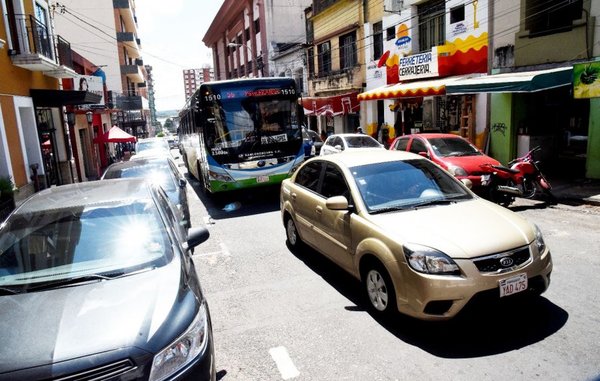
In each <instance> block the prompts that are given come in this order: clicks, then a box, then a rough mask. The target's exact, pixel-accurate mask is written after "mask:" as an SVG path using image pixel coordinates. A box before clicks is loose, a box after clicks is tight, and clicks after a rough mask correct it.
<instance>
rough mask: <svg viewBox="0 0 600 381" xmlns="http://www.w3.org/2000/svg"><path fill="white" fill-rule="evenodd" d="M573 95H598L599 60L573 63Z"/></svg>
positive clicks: (577, 96) (599, 85)
mask: <svg viewBox="0 0 600 381" xmlns="http://www.w3.org/2000/svg"><path fill="white" fill-rule="evenodd" d="M573 97H574V98H578V99H582V98H599V97H600V62H588V63H583V64H576V65H573Z"/></svg>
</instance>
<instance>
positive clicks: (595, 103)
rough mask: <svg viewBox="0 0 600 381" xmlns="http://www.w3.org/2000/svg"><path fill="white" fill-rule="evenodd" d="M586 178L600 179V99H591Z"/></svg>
mask: <svg viewBox="0 0 600 381" xmlns="http://www.w3.org/2000/svg"><path fill="white" fill-rule="evenodd" d="M588 127H589V128H588V148H587V164H586V169H585V177H587V178H590V179H600V98H592V99H590V123H589V126H588Z"/></svg>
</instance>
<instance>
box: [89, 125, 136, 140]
mask: <svg viewBox="0 0 600 381" xmlns="http://www.w3.org/2000/svg"><path fill="white" fill-rule="evenodd" d="M136 140H137V139H136V137H135V136H133V135H130V134H128V133H127V132H125V131H123V130H122V129H120V128H119V127H117V126H112V127H111V129H110V130H108V131H107V132H106V133H104V134H103V135H101V136H100V137H99V138H94V143H127V142H131V143H135V142H136Z"/></svg>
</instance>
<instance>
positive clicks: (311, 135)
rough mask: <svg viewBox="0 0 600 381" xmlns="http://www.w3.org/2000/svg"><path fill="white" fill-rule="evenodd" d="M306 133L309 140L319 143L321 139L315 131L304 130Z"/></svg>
mask: <svg viewBox="0 0 600 381" xmlns="http://www.w3.org/2000/svg"><path fill="white" fill-rule="evenodd" d="M306 133H307V134H308V137H309V139H311V140H314V141H316V142H321V141H322V140H321V137H320V136H319V134H317V133H316V132H315V131H313V130H306Z"/></svg>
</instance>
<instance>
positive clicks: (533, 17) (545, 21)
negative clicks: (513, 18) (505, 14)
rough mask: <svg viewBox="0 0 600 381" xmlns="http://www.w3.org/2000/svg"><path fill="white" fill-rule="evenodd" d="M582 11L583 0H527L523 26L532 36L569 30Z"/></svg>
mask: <svg viewBox="0 0 600 381" xmlns="http://www.w3.org/2000/svg"><path fill="white" fill-rule="evenodd" d="M582 12H583V0H568V1H565V0H527V1H526V8H525V27H526V28H527V30H529V33H530V34H531V35H533V36H544V35H548V34H554V33H559V32H564V31H569V30H571V29H572V26H573V21H574V20H578V19H580V18H581V16H582V15H581V13H582Z"/></svg>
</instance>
